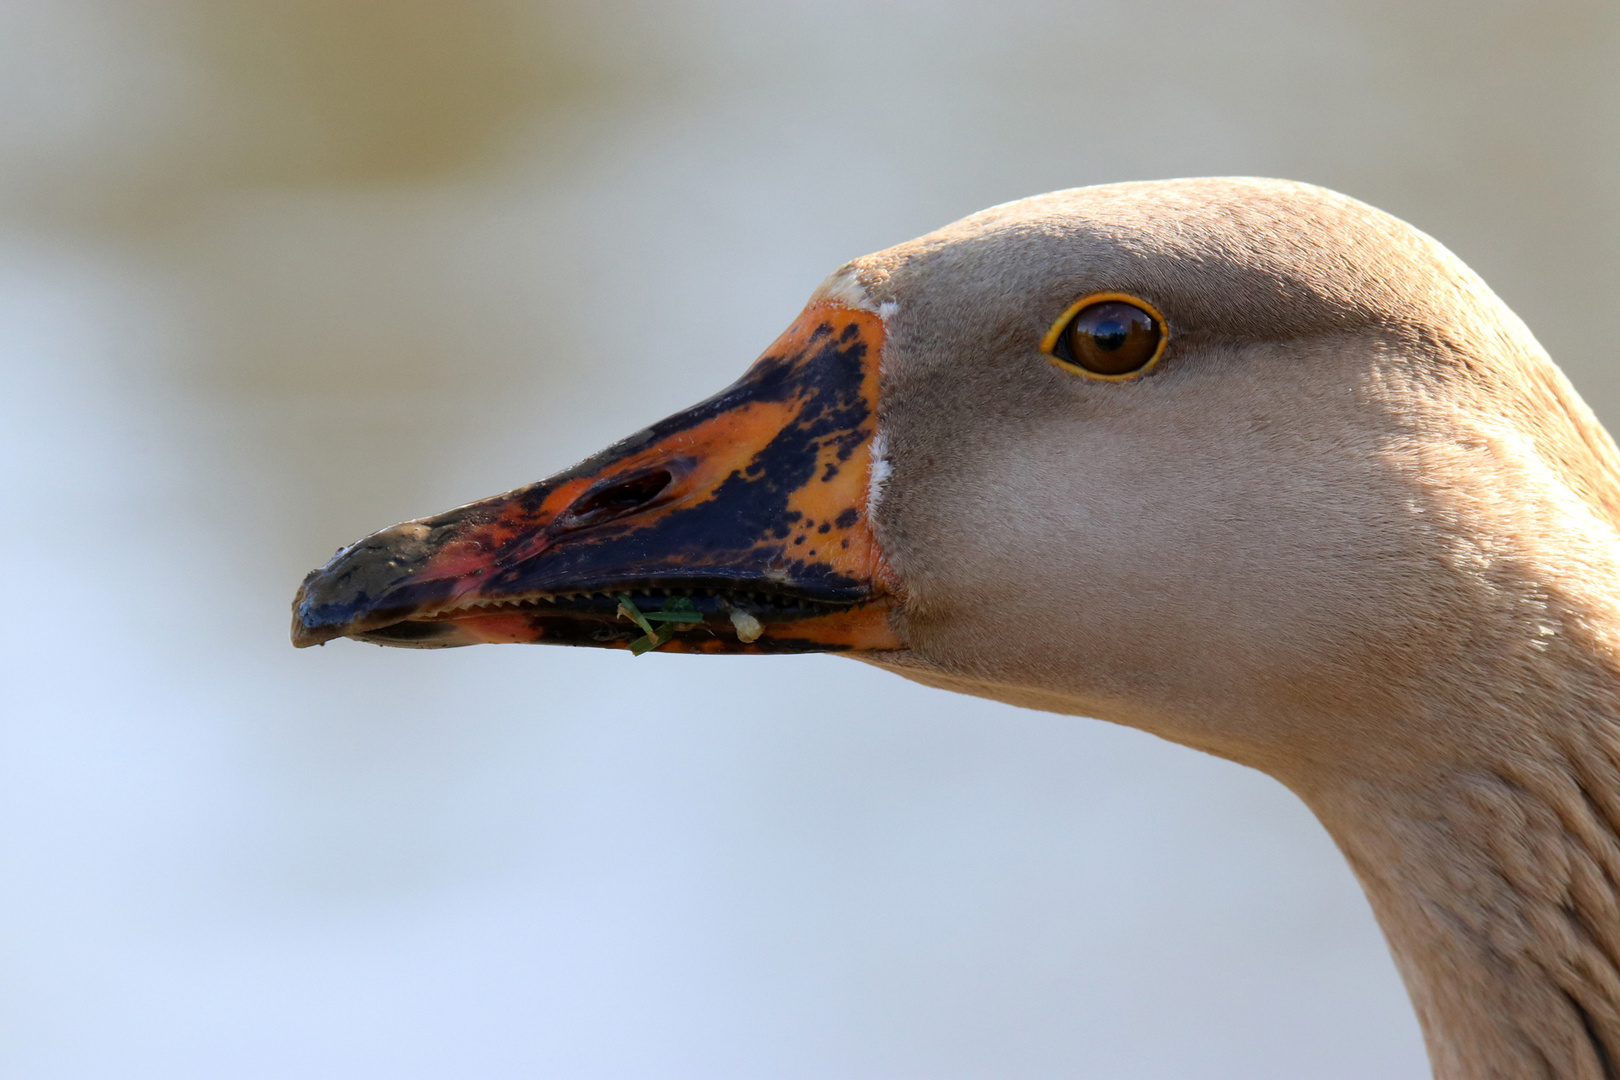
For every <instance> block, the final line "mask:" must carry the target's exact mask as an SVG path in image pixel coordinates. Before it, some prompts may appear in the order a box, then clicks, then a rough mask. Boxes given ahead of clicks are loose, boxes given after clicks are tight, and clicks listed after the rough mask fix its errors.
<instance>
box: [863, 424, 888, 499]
mask: <svg viewBox="0 0 1620 1080" xmlns="http://www.w3.org/2000/svg"><path fill="white" fill-rule="evenodd" d="M891 471H893V470H892V467H891V466H890V464H889V441H888V439H887V438H885V437H884V434H883V429H882V428H879V429H878V431H877V434H875V435H873V436H872V469H871V471H870V472H869V473H867V477H866V520H867V521H871V522H875V521H877V509H878V504H879V503H880V502H882V501H883V489H884V488H885V487H887V486H888V483H889V473H890V472H891Z"/></svg>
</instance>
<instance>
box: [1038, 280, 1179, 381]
mask: <svg viewBox="0 0 1620 1080" xmlns="http://www.w3.org/2000/svg"><path fill="white" fill-rule="evenodd" d="M1119 305H1123V306H1124V307H1128V308H1132V309H1134V310H1135V311H1136V312H1139V313H1140V314H1142V315H1146V316H1147V318H1148V320H1150V321H1151V332H1152V334H1153V335H1154V338H1152V339H1149V338H1146V337H1144V336H1143V334H1145V333H1146V332H1147V331H1145V330H1143V329H1142V327H1141V324H1140V322H1138V324H1137V326H1136V327H1134V328H1130V329H1127V328H1125V327H1123V326H1120V325H1119V322H1118V320H1117V319H1114V320H1112V324H1113V329H1112V330H1111V331H1110V333H1109V335H1108V336H1107V338H1106V339H1104V338H1102V337H1099V336H1098V335H1097V334H1095V332H1094V330H1095V328H1080V327H1079V324H1080V323H1081V321H1082V316H1084V315H1086V314H1087V312H1088V309H1092V308H1096V309H1098V314H1097V317H1106V316H1107V315H1108V314H1109V313H1111V312H1119V311H1120V307H1119ZM1104 325H1108V324H1104ZM1077 328H1078V329H1077ZM1084 329H1091V330H1093V332H1092V333H1091V334H1090V336H1089V338H1087V337H1085V336H1084V335H1082V336H1081V337H1079V338H1078V339H1077V337H1076V333H1078V332H1079V330H1084ZM1071 330H1075V331H1076V333H1071ZM1115 342H1117V343H1115ZM1169 342H1170V327H1169V325H1168V324H1167V323H1166V322H1165V320H1164V316H1163V315H1162V314H1161V313H1160V312H1159V309H1158V308H1156V307H1154V306H1153V305H1152V304H1150V303H1148V302H1147V301H1146V300H1143V299H1142V298H1141V297H1140V296H1132V295H1131V294H1129V293H1120V292H1100V293H1091V294H1090V295H1087V296H1082V297H1081V298H1080V299H1078V300H1076V301H1075V302H1074V303H1072V304H1070V305H1069V306H1068V307H1066V308H1064V309H1063V314H1061V315H1059V316H1058V317H1057V320H1056V321H1055V322H1053V323H1052V325H1051V327H1050V328H1049V329H1048V330H1047V331H1046V336H1045V337H1043V338H1041V352H1043V353H1045V354H1046V358H1047V359H1048V360H1049V361H1051V362H1052V364H1053V366H1055V367H1059V368H1062V369H1063V370H1064V371H1067V372H1069V373H1070V374H1074V375H1083V376H1085V377H1086V378H1088V379H1097V380H1100V381H1102V382H1126V381H1129V380H1131V379H1138V378H1141V377H1142V376H1143V375H1146V374H1147V373H1148V372H1150V371H1152V370H1153V367H1154V365H1155V364H1157V363H1158V362H1159V358H1160V357H1161V356H1163V355H1164V347H1165V346H1166V345H1167V344H1169ZM1122 346H1123V347H1126V348H1128V349H1130V350H1131V352H1130V353H1128V354H1121V355H1120V356H1118V357H1109V356H1106V352H1107V351H1112V350H1118V349H1120V348H1121V347H1122ZM1088 350H1089V351H1088ZM1088 358H1090V359H1093V360H1094V362H1096V363H1095V364H1094V366H1093V367H1087V366H1086V365H1085V363H1083V362H1082V361H1083V360H1085V359H1088ZM1112 360H1122V361H1124V362H1126V363H1128V364H1129V365H1130V366H1128V367H1123V368H1121V369H1120V370H1107V369H1106V363H1105V362H1106V361H1112ZM1116 366H1117V365H1116Z"/></svg>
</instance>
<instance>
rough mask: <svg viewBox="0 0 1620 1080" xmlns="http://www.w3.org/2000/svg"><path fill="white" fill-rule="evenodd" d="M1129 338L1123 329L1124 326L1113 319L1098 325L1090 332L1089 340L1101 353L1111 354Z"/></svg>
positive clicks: (1128, 332)
mask: <svg viewBox="0 0 1620 1080" xmlns="http://www.w3.org/2000/svg"><path fill="white" fill-rule="evenodd" d="M1129 336H1130V331H1129V330H1127V329H1126V328H1125V324H1124V323H1122V322H1117V321H1115V320H1113V319H1109V320H1108V321H1107V322H1103V323H1098V324H1097V328H1096V329H1095V330H1093V331H1092V332H1091V340H1092V341H1094V342H1095V343H1096V345H1097V348H1099V349H1101V350H1103V352H1113V351H1114V350H1116V349H1118V348H1120V347H1121V346H1123V345H1124V344H1125V339H1126V338H1127V337H1129Z"/></svg>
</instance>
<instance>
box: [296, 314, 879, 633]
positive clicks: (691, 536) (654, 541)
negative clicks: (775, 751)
mask: <svg viewBox="0 0 1620 1080" xmlns="http://www.w3.org/2000/svg"><path fill="white" fill-rule="evenodd" d="M882 345H883V324H882V322H881V320H880V319H879V318H878V317H877V316H875V315H873V314H870V313H868V312H865V311H859V310H854V309H851V308H847V307H844V306H842V305H838V304H831V303H819V304H813V305H812V306H811V307H809V308H807V309H806V310H805V312H804V313H803V314H802V315H801V316H800V317H799V319H798V320H797V321H796V322H795V323H794V324H793V325H792V326H791V327H790V328H789V329H788V331H787V332H786V333H785V334H783V335H782V337H781V338H779V339H778V340H777V341H776V343H775V344H774V345H773V346H772V347H771V348H770V350H768V351H767V352H766V353H765V355H764V356H762V357H761V358H760V359H759V360H758V361H756V362H755V364H754V365H753V367H751V368H750V369H749V370H748V372H747V373H746V374H744V375H743V377H742V378H741V379H740V380H738V381H737V382H736V383H734V384H733V385H732V386H730V387H729V388H727V389H725V390H723V391H721V392H720V393H719V394H716V395H715V396H714V397H712V398H709V399H708V400H707V401H704V402H702V403H700V404H698V405H695V406H693V407H692V408H690V409H687V410H686V411H684V412H681V413H677V414H676V415H674V416H671V417H669V418H668V419H666V420H663V421H661V422H659V423H657V424H654V425H653V426H652V427H650V428H647V429H646V430H644V431H641V432H639V433H637V434H635V435H632V436H630V437H629V438H627V439H625V440H623V441H621V442H619V443H617V444H615V445H614V446H611V447H609V448H608V449H606V450H604V451H602V452H601V453H599V454H597V455H595V456H594V457H592V458H589V459H587V460H586V461H584V462H581V463H580V464H579V465H577V466H575V467H574V468H572V469H569V470H567V471H565V472H562V473H558V474H557V475H555V476H552V477H550V478H548V479H546V480H542V481H540V482H539V483H537V484H532V485H530V486H528V487H525V488H519V489H518V490H516V491H511V492H508V493H506V494H504V495H498V496H496V497H494V498H491V499H485V500H483V501H481V502H476V503H471V504H469V505H467V506H463V507H460V508H458V509H455V510H451V511H449V512H448V513H445V514H441V515H439V516H437V517H431V518H423V519H420V520H417V521H408V522H405V523H404V524H401V525H395V526H393V527H392V528H389V529H384V530H382V531H381V532H378V533H374V534H373V535H371V536H369V537H366V538H365V539H364V540H360V541H358V542H357V543H355V544H352V545H350V546H349V547H348V548H345V549H343V550H342V551H340V552H338V554H337V555H336V556H334V557H333V559H332V561H331V562H329V563H327V564H326V565H325V566H324V567H322V568H321V569H319V570H315V571H312V572H311V573H310V574H309V576H308V577H306V578H305V579H304V583H303V585H302V586H301V587H300V589H299V590H298V596H297V598H296V599H295V600H294V601H293V626H292V638H293V643H294V644H295V645H298V646H300V647H303V646H308V645H319V644H322V643H324V642H326V641H329V640H331V639H332V638H336V637H352V638H357V639H360V640H362V641H372V642H376V643H378V644H382V645H399V646H408V647H415V648H442V647H447V646H454V645H473V644H479V643H484V642H540V643H550V644H561V645H594V646H600V647H608V648H613V647H619V648H623V647H627V646H629V645H630V644H631V642H633V641H637V640H638V639H642V638H643V637H644V629H643V628H642V627H641V626H639V625H638V624H637V623H636V622H635V621H632V620H631V619H630V618H628V617H626V612H625V611H623V610H621V599H620V598H621V597H625V596H628V597H630V599H631V606H632V607H633V608H635V609H636V610H637V611H639V612H647V613H655V612H658V611H660V610H661V609H663V608H664V607H665V606H666V605H668V606H671V607H678V608H680V609H681V610H690V611H691V612H694V613H695V614H694V615H692V616H691V617H693V618H696V617H697V616H701V621H695V622H689V623H688V622H675V621H654V622H653V623H652V624H651V625H652V628H653V629H654V630H656V631H658V634H657V638H656V641H657V642H658V644H657V647H658V648H660V649H662V650H664V651H689V652H715V653H735V652H826V651H848V650H860V651H866V650H881V649H897V648H901V647H903V642H902V641H901V640H900V638H899V636H898V634H897V632H896V631H895V630H894V629H893V627H892V626H891V622H890V618H889V614H890V607H891V603H892V592H891V585H892V580H891V578H890V575H889V573H888V571H887V568H886V566H885V564H884V561H883V556H882V553H881V551H880V549H879V547H878V543H877V539H876V537H875V536H874V535H873V533H872V529H871V523H870V522H869V521H868V520H867V509H868V507H867V492H868V484H869V481H870V475H871V467H872V461H871V456H872V439H873V434H874V432H875V431H876V428H877V394H878V375H877V367H878V357H879V355H880V353H881V351H882ZM688 604H689V605H690V609H688V608H687V605H688ZM653 618H654V619H655V620H656V619H657V616H656V614H655V615H654V616H653ZM647 644H649V643H648V642H646V641H642V642H641V645H642V646H645V645H647Z"/></svg>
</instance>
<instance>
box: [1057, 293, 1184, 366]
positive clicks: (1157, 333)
mask: <svg viewBox="0 0 1620 1080" xmlns="http://www.w3.org/2000/svg"><path fill="white" fill-rule="evenodd" d="M1163 335H1164V331H1163V330H1161V329H1160V328H1159V325H1158V323H1157V322H1156V321H1155V320H1154V318H1153V316H1151V315H1149V314H1148V313H1147V312H1146V311H1143V310H1142V309H1141V308H1139V307H1137V306H1136V305H1135V304H1127V303H1124V302H1122V301H1119V300H1103V301H1101V302H1099V303H1095V304H1092V305H1090V306H1089V307H1085V308H1082V309H1081V310H1080V313H1079V314H1078V315H1076V316H1075V317H1074V321H1073V322H1072V323H1070V324H1069V329H1068V332H1067V333H1066V334H1065V335H1064V338H1063V348H1062V349H1061V350H1060V352H1059V356H1060V358H1061V359H1064V360H1068V361H1069V362H1070V363H1073V364H1077V365H1079V366H1080V367H1083V368H1085V369H1086V370H1087V371H1090V372H1093V373H1095V374H1097V375H1128V374H1130V373H1131V372H1133V371H1140V370H1141V369H1142V368H1143V366H1145V365H1146V364H1147V362H1148V361H1149V360H1151V359H1153V355H1154V353H1155V352H1157V351H1158V348H1159V342H1160V341H1161V340H1162V339H1163Z"/></svg>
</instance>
